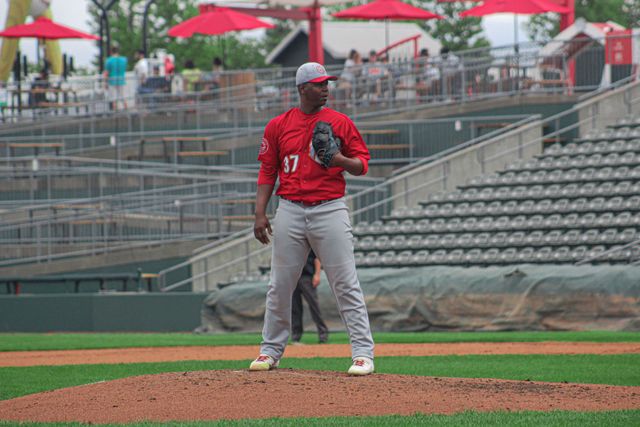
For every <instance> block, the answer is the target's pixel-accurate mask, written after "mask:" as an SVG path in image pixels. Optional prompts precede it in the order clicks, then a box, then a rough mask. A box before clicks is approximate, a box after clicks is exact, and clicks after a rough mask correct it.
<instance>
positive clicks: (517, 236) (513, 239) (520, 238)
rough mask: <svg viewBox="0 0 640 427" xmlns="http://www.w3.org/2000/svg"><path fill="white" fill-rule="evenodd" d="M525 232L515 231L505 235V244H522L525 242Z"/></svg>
mask: <svg viewBox="0 0 640 427" xmlns="http://www.w3.org/2000/svg"><path fill="white" fill-rule="evenodd" d="M525 236H526V233H525V232H524V231H516V232H513V233H511V234H509V235H508V236H507V240H506V244H507V246H522V245H524V244H525Z"/></svg>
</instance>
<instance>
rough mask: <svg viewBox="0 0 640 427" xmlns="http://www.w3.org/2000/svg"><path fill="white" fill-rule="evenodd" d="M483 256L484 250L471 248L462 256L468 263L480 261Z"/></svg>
mask: <svg viewBox="0 0 640 427" xmlns="http://www.w3.org/2000/svg"><path fill="white" fill-rule="evenodd" d="M481 256H482V250H480V249H471V250H470V251H467V252H465V254H464V255H463V256H462V260H463V262H464V263H466V264H477V263H478V262H479V261H480V257H481Z"/></svg>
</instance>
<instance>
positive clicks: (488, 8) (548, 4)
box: [460, 0, 569, 17]
mask: <svg viewBox="0 0 640 427" xmlns="http://www.w3.org/2000/svg"><path fill="white" fill-rule="evenodd" d="M546 12H558V13H567V12H569V8H567V7H565V6H560V5H559V4H557V3H554V2H552V1H550V0H487V1H485V2H484V3H483V4H481V5H480V6H476V7H473V8H471V9H469V10H465V11H464V12H462V13H461V14H460V16H463V17H464V16H484V15H490V14H492V13H516V14H520V15H535V14H538V13H546Z"/></svg>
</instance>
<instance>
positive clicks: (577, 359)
mask: <svg viewBox="0 0 640 427" xmlns="http://www.w3.org/2000/svg"><path fill="white" fill-rule="evenodd" d="M248 363H249V361H248V360H239V361H217V360H216V361H192V362H164V363H130V364H117V365H65V366H32V367H11V368H0V400H4V399H11V398H14V397H18V396H23V395H26V394H31V393H38V392H42V391H45V390H53V389H58V388H63V387H71V386H75V385H81V384H88V383H94V382H98V381H106V380H113V379H116V378H124V377H130V376H134V375H146V374H157V373H161V372H184V371H201V370H212V369H246V368H247V366H248ZM348 365H349V360H348V359H345V358H318V359H302V358H301V359H296V358H285V359H283V360H282V363H281V366H282V368H294V369H315V370H329V371H340V372H342V371H346V369H347V368H348V367H349V366H348ZM376 371H377V372H378V373H387V374H404V375H427V376H437V377H461V378H462V377H466V378H501V379H513V380H530V381H549V382H572V383H592V384H611V385H631V386H639V385H640V354H621V355H602V356H599V355H553V356H543V355H496V356H479V355H472V356H429V357H379V358H376Z"/></svg>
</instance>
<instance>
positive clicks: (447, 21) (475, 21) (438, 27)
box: [416, 0, 490, 51]
mask: <svg viewBox="0 0 640 427" xmlns="http://www.w3.org/2000/svg"><path fill="white" fill-rule="evenodd" d="M416 6H418V7H422V8H424V9H427V10H429V11H431V12H434V13H437V14H438V15H440V16H443V17H444V19H432V20H430V21H426V22H421V23H420V26H422V27H423V28H424V29H425V30H426V31H427V32H428V33H429V34H431V35H432V36H433V37H434V38H435V39H437V40H439V41H440V43H442V45H443V46H444V47H448V48H449V49H451V50H452V51H457V50H465V49H472V48H480V47H488V46H490V43H489V40H487V39H486V38H485V37H484V35H483V34H482V33H483V30H482V26H481V22H482V19H481V18H476V17H469V18H460V13H461V12H463V11H465V10H467V9H470V8H471V7H473V6H477V3H475V2H470V1H455V2H446V3H439V2H437V1H435V0H425V1H422V2H419V3H418V4H416Z"/></svg>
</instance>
